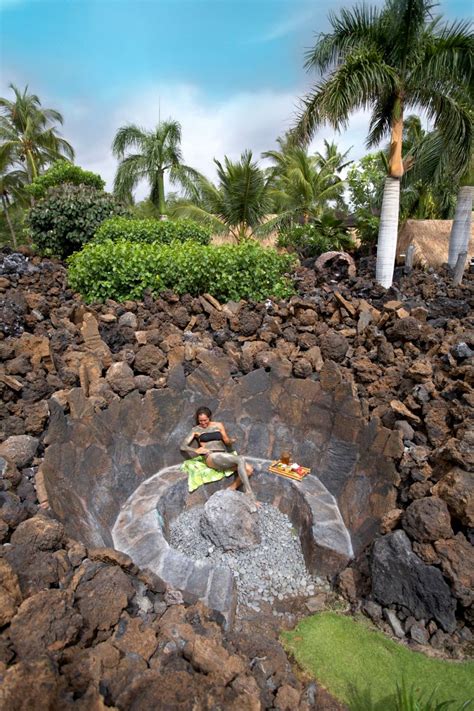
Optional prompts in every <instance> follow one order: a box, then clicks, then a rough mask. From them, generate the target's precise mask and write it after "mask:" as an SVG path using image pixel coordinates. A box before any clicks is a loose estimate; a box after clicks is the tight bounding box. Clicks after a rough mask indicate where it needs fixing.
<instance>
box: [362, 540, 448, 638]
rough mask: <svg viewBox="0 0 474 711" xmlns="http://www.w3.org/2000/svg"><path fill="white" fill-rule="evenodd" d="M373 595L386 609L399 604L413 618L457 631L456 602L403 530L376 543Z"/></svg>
mask: <svg viewBox="0 0 474 711" xmlns="http://www.w3.org/2000/svg"><path fill="white" fill-rule="evenodd" d="M371 572H372V593H373V596H374V598H375V599H376V600H377V601H378V602H379V603H380V604H381V605H384V606H386V607H390V606H393V605H400V606H403V608H405V609H407V610H408V611H409V612H410V613H411V614H412V615H413V616H414V617H416V619H418V620H420V619H425V620H426V619H428V620H430V619H432V618H434V619H435V620H436V622H438V624H440V625H441V627H443V629H444V630H446V632H454V630H455V629H456V618H455V615H454V612H455V610H456V600H455V599H454V597H453V596H452V594H451V591H450V589H449V586H448V584H447V583H446V581H445V580H444V578H443V575H442V573H441V571H440V570H438V569H437V568H435V567H434V566H432V565H426V564H425V563H423V562H422V561H421V560H420V559H419V558H418V556H417V555H415V554H414V553H413V551H412V549H411V545H410V540H409V538H408V536H407V535H406V533H405V532H404V531H402V530H398V531H394V532H393V533H389V534H387V535H386V536H383V537H382V538H379V539H378V540H376V541H375V544H374V548H373V551H372V556H371Z"/></svg>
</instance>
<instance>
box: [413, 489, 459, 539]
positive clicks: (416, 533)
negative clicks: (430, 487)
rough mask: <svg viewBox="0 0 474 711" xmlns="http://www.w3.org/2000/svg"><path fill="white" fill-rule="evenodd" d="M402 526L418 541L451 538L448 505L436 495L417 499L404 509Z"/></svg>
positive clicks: (451, 530)
mask: <svg viewBox="0 0 474 711" xmlns="http://www.w3.org/2000/svg"><path fill="white" fill-rule="evenodd" d="M402 526H403V528H404V529H405V531H406V532H407V533H408V535H409V536H410V537H411V538H413V539H414V540H415V541H419V542H420V543H429V542H431V541H437V540H438V539H439V538H451V536H452V535H453V529H452V528H451V516H450V515H449V511H448V507H447V506H446V504H445V502H444V501H443V500H442V499H439V498H438V497H437V496H428V497H426V498H423V499H417V500H415V501H413V503H411V504H410V506H409V507H408V508H407V510H406V511H405V514H404V516H403V520H402Z"/></svg>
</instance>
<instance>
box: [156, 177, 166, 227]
mask: <svg viewBox="0 0 474 711" xmlns="http://www.w3.org/2000/svg"><path fill="white" fill-rule="evenodd" d="M158 212H159V213H160V220H166V219H167V215H166V202H165V180H164V173H163V171H162V170H160V172H159V173H158Z"/></svg>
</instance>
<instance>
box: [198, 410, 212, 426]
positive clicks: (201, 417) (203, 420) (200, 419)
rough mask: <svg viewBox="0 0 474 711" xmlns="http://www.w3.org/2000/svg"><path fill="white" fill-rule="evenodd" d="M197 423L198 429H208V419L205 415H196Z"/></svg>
mask: <svg viewBox="0 0 474 711" xmlns="http://www.w3.org/2000/svg"><path fill="white" fill-rule="evenodd" d="M198 423H199V427H208V426H209V423H210V419H209V417H208V416H207V415H204V414H203V413H201V414H200V415H198Z"/></svg>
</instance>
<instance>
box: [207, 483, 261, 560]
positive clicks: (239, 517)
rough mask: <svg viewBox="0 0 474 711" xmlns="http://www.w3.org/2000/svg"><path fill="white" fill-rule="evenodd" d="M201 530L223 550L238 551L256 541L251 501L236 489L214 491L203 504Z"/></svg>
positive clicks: (255, 519)
mask: <svg viewBox="0 0 474 711" xmlns="http://www.w3.org/2000/svg"><path fill="white" fill-rule="evenodd" d="M201 532H202V534H203V536H205V537H206V538H208V539H209V540H210V541H211V542H212V543H214V545H216V546H218V547H219V548H221V549H222V550H224V551H233V550H235V551H238V550H243V549H245V548H251V547H252V546H254V545H256V544H257V543H260V531H259V528H258V516H257V515H256V513H255V512H254V511H253V502H252V501H251V499H250V498H249V496H248V495H247V494H243V493H241V492H240V491H230V490H229V489H226V490H224V491H217V492H216V493H215V494H213V495H212V496H211V498H210V499H209V501H207V503H206V505H205V506H204V513H203V516H202V518H201Z"/></svg>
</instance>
